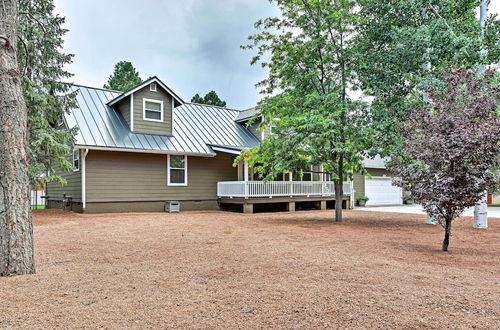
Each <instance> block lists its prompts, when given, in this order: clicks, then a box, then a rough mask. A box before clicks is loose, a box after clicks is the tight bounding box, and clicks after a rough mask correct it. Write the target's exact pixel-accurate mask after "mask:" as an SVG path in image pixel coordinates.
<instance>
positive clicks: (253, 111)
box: [235, 107, 259, 123]
mask: <svg viewBox="0 0 500 330" xmlns="http://www.w3.org/2000/svg"><path fill="white" fill-rule="evenodd" d="M258 114H259V108H257V107H253V108H250V109H247V110H243V111H241V112H240V113H239V114H238V117H236V119H235V120H236V121H237V122H239V123H241V122H244V121H247V120H250V119H251V118H252V117H254V116H255V115H258Z"/></svg>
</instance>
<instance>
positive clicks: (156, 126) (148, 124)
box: [133, 85, 172, 135]
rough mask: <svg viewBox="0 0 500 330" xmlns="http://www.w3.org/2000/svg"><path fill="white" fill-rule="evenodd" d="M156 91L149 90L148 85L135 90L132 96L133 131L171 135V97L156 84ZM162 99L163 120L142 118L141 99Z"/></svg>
mask: <svg viewBox="0 0 500 330" xmlns="http://www.w3.org/2000/svg"><path fill="white" fill-rule="evenodd" d="M156 88H157V92H151V91H150V90H149V85H147V86H145V87H143V88H141V89H140V90H138V91H136V92H135V93H134V94H133V96H134V132H140V133H150V134H160V135H171V134H172V97H171V96H170V95H169V94H168V93H167V92H165V91H164V90H163V89H162V88H161V87H160V86H159V85H157V87H156ZM144 98H146V99H152V100H158V101H163V122H155V121H147V120H143V99H144Z"/></svg>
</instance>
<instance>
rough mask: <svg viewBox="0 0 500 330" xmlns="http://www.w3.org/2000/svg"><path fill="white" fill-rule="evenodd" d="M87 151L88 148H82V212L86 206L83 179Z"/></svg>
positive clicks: (84, 181)
mask: <svg viewBox="0 0 500 330" xmlns="http://www.w3.org/2000/svg"><path fill="white" fill-rule="evenodd" d="M88 153H89V149H84V152H83V154H82V212H83V213H85V209H86V207H87V196H86V194H87V192H86V189H85V188H86V186H85V185H86V180H85V176H86V175H85V168H86V166H85V158H87V154H88Z"/></svg>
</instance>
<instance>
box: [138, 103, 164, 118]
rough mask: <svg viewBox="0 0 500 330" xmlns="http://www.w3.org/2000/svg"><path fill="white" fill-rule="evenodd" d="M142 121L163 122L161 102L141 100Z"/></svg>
mask: <svg viewBox="0 0 500 330" xmlns="http://www.w3.org/2000/svg"><path fill="white" fill-rule="evenodd" d="M142 108H143V112H142V119H144V120H149V121H158V122H163V101H157V100H150V99H143V100H142Z"/></svg>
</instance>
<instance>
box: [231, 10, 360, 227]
mask: <svg viewBox="0 0 500 330" xmlns="http://www.w3.org/2000/svg"><path fill="white" fill-rule="evenodd" d="M274 2H275V3H276V4H277V5H278V8H279V9H280V11H281V17H272V18H267V19H264V20H259V21H257V22H256V24H255V27H256V28H257V29H259V30H262V31H261V32H260V33H258V34H256V35H253V36H251V37H250V41H251V44H250V45H248V46H245V47H244V48H251V49H256V50H257V54H256V56H255V57H254V58H253V60H252V64H255V63H257V62H259V61H261V63H262V66H263V67H265V68H267V69H268V70H269V75H268V77H267V78H266V79H265V80H263V81H262V82H260V83H259V84H258V86H259V87H260V88H261V90H262V93H263V95H264V98H263V99H262V101H261V102H260V103H259V108H260V112H261V114H262V116H263V118H264V120H263V121H262V124H261V127H260V129H261V130H265V129H270V128H271V127H272V129H273V135H272V136H271V137H269V138H266V139H265V140H264V141H263V142H262V143H261V145H260V146H259V147H256V148H254V149H251V150H249V151H248V152H246V153H245V154H243V156H242V157H240V159H246V160H247V161H248V162H249V164H250V165H251V166H253V167H254V169H255V170H256V171H257V172H258V173H260V175H261V176H262V177H263V178H264V179H272V178H274V177H275V176H276V175H278V174H279V173H282V172H283V171H294V172H301V171H303V170H308V169H309V168H310V166H313V165H323V168H324V172H325V173H327V174H328V175H330V176H331V178H332V179H333V180H334V181H335V196H336V197H335V198H336V212H335V213H336V217H335V219H336V221H342V196H343V193H344V192H343V183H344V181H345V180H346V179H347V178H348V177H349V176H350V175H351V174H352V173H353V172H354V171H359V172H363V171H364V169H363V161H362V160H363V157H362V156H363V153H364V151H365V150H366V149H367V148H368V144H369V142H370V138H369V136H370V134H369V133H370V116H369V113H368V111H367V107H366V105H365V104H364V103H363V102H360V101H359V100H356V99H353V98H351V97H350V94H349V91H350V90H351V91H352V90H354V89H355V86H356V79H355V68H356V62H355V59H356V56H355V45H354V43H353V34H354V32H355V28H356V26H357V24H358V18H359V17H358V15H357V13H356V11H357V9H356V5H357V3H356V1H352V0H340V1H319V0H301V1H296V0H278V1H274ZM266 56H269V60H267V57H266Z"/></svg>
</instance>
